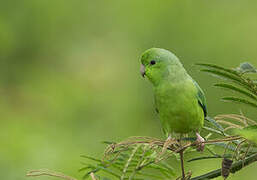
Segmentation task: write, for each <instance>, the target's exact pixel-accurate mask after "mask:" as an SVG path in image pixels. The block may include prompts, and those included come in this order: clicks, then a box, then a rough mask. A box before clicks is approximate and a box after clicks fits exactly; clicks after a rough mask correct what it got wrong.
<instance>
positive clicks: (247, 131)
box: [234, 125, 257, 143]
mask: <svg viewBox="0 0 257 180" xmlns="http://www.w3.org/2000/svg"><path fill="white" fill-rule="evenodd" d="M234 133H235V134H239V135H240V136H242V137H244V138H245V139H248V140H250V141H252V142H255V143H257V125H252V126H247V127H245V128H243V129H235V130H234Z"/></svg>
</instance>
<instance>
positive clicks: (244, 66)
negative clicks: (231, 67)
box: [236, 62, 257, 73]
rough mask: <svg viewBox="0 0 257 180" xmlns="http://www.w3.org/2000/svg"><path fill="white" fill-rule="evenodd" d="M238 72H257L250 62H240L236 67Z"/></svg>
mask: <svg viewBox="0 0 257 180" xmlns="http://www.w3.org/2000/svg"><path fill="white" fill-rule="evenodd" d="M236 70H238V71H239V72H240V73H257V69H256V68H255V67H254V66H253V65H252V64H250V63H248V62H244V63H241V64H240V66H239V67H238V68H236Z"/></svg>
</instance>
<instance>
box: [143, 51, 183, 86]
mask: <svg viewBox="0 0 257 180" xmlns="http://www.w3.org/2000/svg"><path fill="white" fill-rule="evenodd" d="M140 61H141V67H140V72H141V74H142V76H143V77H144V76H146V77H147V78H148V79H149V80H150V81H151V82H152V83H153V84H158V83H159V82H160V81H161V80H162V79H165V77H167V76H168V75H169V74H170V73H171V72H170V71H172V70H175V69H177V67H183V66H182V64H181V63H180V61H179V59H178V58H177V57H176V56H175V55H174V54H173V53H171V52H170V51H168V50H165V49H160V48H151V49H148V50H146V51H145V52H144V53H143V54H142V56H141V59H140Z"/></svg>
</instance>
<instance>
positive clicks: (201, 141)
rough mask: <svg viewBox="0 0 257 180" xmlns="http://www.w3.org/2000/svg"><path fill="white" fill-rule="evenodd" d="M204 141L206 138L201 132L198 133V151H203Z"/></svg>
mask: <svg viewBox="0 0 257 180" xmlns="http://www.w3.org/2000/svg"><path fill="white" fill-rule="evenodd" d="M204 142H205V140H204V138H203V137H202V136H201V135H200V134H199V133H196V143H197V151H200V152H203V150H204Z"/></svg>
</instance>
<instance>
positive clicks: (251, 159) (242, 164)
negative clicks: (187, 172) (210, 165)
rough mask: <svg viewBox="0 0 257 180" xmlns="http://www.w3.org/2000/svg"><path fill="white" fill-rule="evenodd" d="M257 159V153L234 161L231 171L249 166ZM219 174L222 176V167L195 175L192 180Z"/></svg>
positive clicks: (213, 176)
mask: <svg viewBox="0 0 257 180" xmlns="http://www.w3.org/2000/svg"><path fill="white" fill-rule="evenodd" d="M255 161H257V154H254V155H251V156H249V157H248V158H246V159H244V160H241V161H238V162H236V163H234V164H233V165H232V167H231V170H230V172H231V173H235V172H237V171H239V170H241V169H242V168H244V167H245V166H247V165H249V164H252V163H253V162H255ZM218 176H221V169H217V170H214V171H211V172H208V173H206V174H204V175H201V176H197V177H194V178H192V179H191V180H204V179H212V178H216V177H218Z"/></svg>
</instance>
